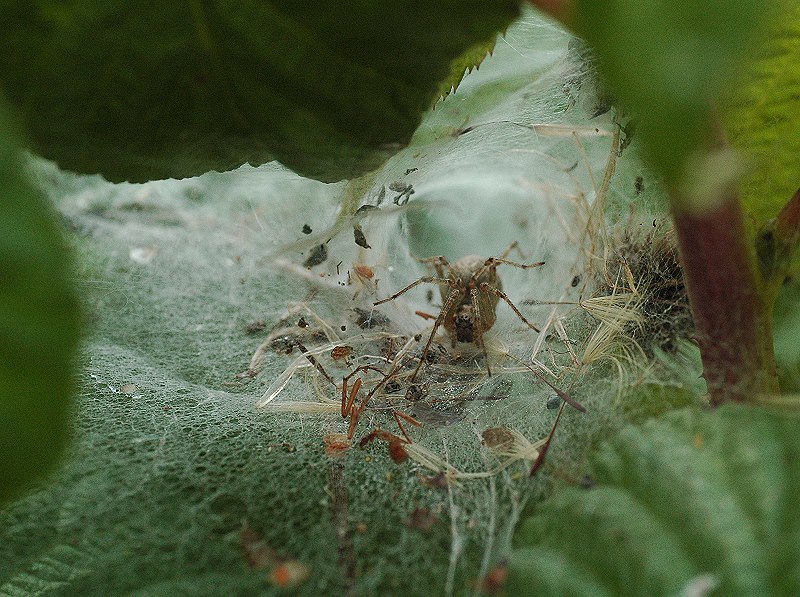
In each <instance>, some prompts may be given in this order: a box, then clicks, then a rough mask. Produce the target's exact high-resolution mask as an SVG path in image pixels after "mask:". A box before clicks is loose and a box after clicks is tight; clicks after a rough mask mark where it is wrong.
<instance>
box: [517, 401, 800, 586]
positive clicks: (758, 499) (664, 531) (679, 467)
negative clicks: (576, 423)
mask: <svg viewBox="0 0 800 597" xmlns="http://www.w3.org/2000/svg"><path fill="white" fill-rule="evenodd" d="M592 460H593V469H592V471H593V472H592V478H593V485H592V487H591V488H589V489H569V490H566V491H564V492H560V493H558V494H557V495H556V497H554V498H553V499H551V500H549V501H547V502H545V503H544V504H542V506H541V508H540V509H539V511H538V513H537V514H536V516H534V517H532V518H530V519H528V520H527V521H525V522H524V523H523V524H522V526H521V529H520V531H519V534H518V547H517V549H516V550H515V551H514V555H513V557H512V559H511V565H510V567H511V573H512V574H511V581H510V584H509V586H508V589H509V594H531V593H532V592H534V593H535V594H540V595H580V594H593V595H676V594H707V593H709V592H714V591H715V593H714V594H720V595H794V594H797V592H798V590H800V549H799V548H798V545H800V543H798V538H800V517H798V515H797V508H796V507H795V505H796V503H797V501H798V499H800V467H798V462H800V439H799V438H798V434H797V417H795V416H786V415H784V414H777V413H773V412H769V411H766V410H758V409H753V408H748V407H740V406H727V407H724V408H722V409H720V410H719V411H718V412H714V413H701V412H698V411H696V410H694V409H691V410H684V411H678V412H675V413H672V414H670V415H667V416H666V417H664V418H663V419H662V420H654V421H650V422H648V423H646V424H644V425H643V426H641V427H630V428H627V429H625V430H623V431H622V432H621V433H620V434H619V435H617V436H616V437H615V438H614V439H613V440H612V441H611V442H610V443H609V444H608V445H606V446H605V447H604V448H603V449H601V450H600V451H599V453H598V454H596V455H595V456H594V457H593V459H592ZM693 591H694V592H693ZM697 591H699V593H698V592H697Z"/></svg>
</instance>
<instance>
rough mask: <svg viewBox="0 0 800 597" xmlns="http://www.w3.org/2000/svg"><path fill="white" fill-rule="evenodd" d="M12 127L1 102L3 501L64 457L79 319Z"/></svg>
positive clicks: (52, 230)
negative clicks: (62, 455)
mask: <svg viewBox="0 0 800 597" xmlns="http://www.w3.org/2000/svg"><path fill="white" fill-rule="evenodd" d="M15 125H16V123H15V122H14V121H13V120H12V118H11V115H10V113H9V110H8V109H7V107H6V106H5V105H4V104H2V103H0V503H2V502H5V501H6V500H7V499H8V498H9V497H10V496H11V495H12V494H14V493H16V492H18V491H19V490H20V488H21V487H22V486H25V485H28V484H30V483H31V482H32V481H34V480H39V479H40V478H41V477H42V476H43V475H44V473H45V472H46V471H48V470H49V469H50V468H52V467H53V465H54V464H55V463H56V461H57V460H58V459H59V457H60V456H61V453H62V450H63V447H64V443H65V441H66V438H67V434H68V429H69V421H68V416H67V415H68V412H69V395H70V393H71V390H72V367H73V364H74V363H73V358H74V353H75V348H76V345H77V340H78V324H79V319H80V316H79V312H78V308H77V301H76V298H75V293H74V289H73V286H72V284H73V280H72V276H71V270H70V267H69V266H70V263H69V261H68V259H67V254H66V252H65V247H64V243H63V241H62V237H61V230H60V229H59V226H58V223H57V221H56V218H55V214H54V212H53V210H52V208H51V207H50V205H49V204H48V203H47V202H46V201H45V198H44V197H43V195H42V193H41V192H39V191H37V190H34V188H33V187H32V186H31V183H30V181H29V180H28V179H27V176H26V173H25V171H24V168H23V165H24V160H23V159H22V156H21V155H20V148H19V146H18V145H16V142H18V140H19V135H18V132H17V127H16V126H15Z"/></svg>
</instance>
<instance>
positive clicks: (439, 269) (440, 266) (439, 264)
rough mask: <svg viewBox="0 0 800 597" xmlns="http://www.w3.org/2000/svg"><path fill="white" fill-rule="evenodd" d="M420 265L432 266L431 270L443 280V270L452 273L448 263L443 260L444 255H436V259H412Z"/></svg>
mask: <svg viewBox="0 0 800 597" xmlns="http://www.w3.org/2000/svg"><path fill="white" fill-rule="evenodd" d="M412 257H413V255H412ZM414 259H416V260H417V261H419V262H420V263H424V264H425V265H433V268H434V269H435V270H436V275H437V276H439V277H440V278H444V268H447V269H448V270H449V271H452V268H451V267H450V262H449V261H447V259H445V257H444V255H437V256H436V257H422V258H420V257H414Z"/></svg>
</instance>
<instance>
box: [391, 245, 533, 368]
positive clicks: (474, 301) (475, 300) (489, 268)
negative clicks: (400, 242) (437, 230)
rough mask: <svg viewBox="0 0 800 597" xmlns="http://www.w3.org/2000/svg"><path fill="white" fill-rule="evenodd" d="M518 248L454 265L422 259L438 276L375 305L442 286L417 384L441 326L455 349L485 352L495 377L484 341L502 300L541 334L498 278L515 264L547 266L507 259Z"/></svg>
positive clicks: (440, 259) (433, 259)
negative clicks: (422, 288) (461, 345)
mask: <svg viewBox="0 0 800 597" xmlns="http://www.w3.org/2000/svg"><path fill="white" fill-rule="evenodd" d="M514 249H517V250H519V248H518V243H517V242H516V241H514V242H513V243H511V244H510V245H509V246H508V248H507V249H506V250H505V251H503V252H502V253H501V254H500V256H499V257H489V258H488V259H482V258H481V257H478V256H477V255H469V256H467V257H462V258H461V259H459V260H458V261H456V262H455V263H453V264H451V263H450V262H448V261H447V259H445V258H444V257H442V256H439V257H429V258H426V259H420V260H419V261H420V262H421V263H426V264H429V265H432V266H433V268H434V270H435V271H436V276H423V277H421V278H419V279H418V280H416V281H415V282H412V283H411V284H409V285H408V286H406V287H405V288H403V289H402V290H400V291H398V292H396V293H394V294H393V295H392V296H390V297H388V298H385V299H383V300H380V301H377V302H376V303H375V305H376V306H377V305H382V304H383V303H388V302H389V301H393V300H394V299H396V298H397V297H399V296H401V295H403V294H405V293H406V292H408V291H409V290H411V289H412V288H415V287H416V286H418V285H420V284H438V285H439V292H440V294H441V296H442V308H441V311H440V312H439V315H438V317H436V321H435V323H434V324H433V330H432V331H431V334H430V336H429V337H428V341H427V343H426V344H425V348H424V349H423V350H422V355H421V357H420V360H419V364H418V365H417V368H416V369H415V370H414V373H413V375H412V376H411V381H412V382H413V381H414V380H415V379H416V377H417V373H419V370H420V368H421V367H422V363H424V362H425V360H426V357H427V355H428V350H429V349H430V347H431V344H432V343H433V339H434V337H435V336H436V331H437V330H438V329H439V327H440V326H444V329H445V330H446V331H447V333H448V334H449V335H450V338H451V341H452V346H453V348H455V346H456V342H466V343H472V344H475V345H476V346H478V347H479V348H480V349H481V350H483V354H484V357H485V358H486V368H487V371H488V373H489V375H491V374H492V371H491V369H490V368H489V360H488V355H487V354H486V346H485V344H484V342H483V335H484V333H486V332H487V331H488V330H489V329H491V327H492V326H493V325H494V323H495V320H496V319H497V316H496V310H497V304H498V303H499V302H500V299H502V300H503V301H505V302H506V304H508V306H509V307H511V309H512V310H513V311H514V313H516V314H517V316H518V317H519V318H520V319H521V320H522V321H523V322H524V323H525V325H527V326H528V327H529V328H531V329H532V330H534V331H536V332H539V328H537V327H536V326H535V325H533V324H532V323H531V322H530V321H528V320H527V319H526V318H525V316H524V315H523V314H522V313H521V312H520V310H519V309H517V307H516V306H515V305H514V303H512V302H511V299H509V298H508V296H507V295H506V294H505V293H504V292H503V286H502V283H501V282H500V278H499V276H498V275H497V267H498V266H499V265H503V264H505V265H511V266H513V267H518V268H520V269H530V268H534V267H540V266H542V265H544V262H543V261H540V262H538V263H530V264H524V263H517V262H516V261H509V260H508V259H506V257H508V255H509V254H510V253H511V251H513V250H514Z"/></svg>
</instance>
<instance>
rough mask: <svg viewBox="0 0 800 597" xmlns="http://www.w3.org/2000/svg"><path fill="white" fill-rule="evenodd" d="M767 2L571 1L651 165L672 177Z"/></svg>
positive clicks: (704, 127) (704, 130)
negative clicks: (631, 115) (631, 117)
mask: <svg viewBox="0 0 800 597" xmlns="http://www.w3.org/2000/svg"><path fill="white" fill-rule="evenodd" d="M770 5H771V3H766V5H765V3H763V2H757V1H756V0H713V1H711V2H703V3H698V2H692V1H691V0H679V1H674V2H666V1H657V2H640V1H639V0H612V1H610V2H592V1H589V0H579V1H578V11H577V14H578V21H577V23H576V27H577V29H578V31H579V33H580V34H581V35H583V36H584V37H585V38H586V39H587V40H588V41H589V42H591V44H592V45H593V46H594V47H595V49H596V50H597V54H598V58H599V62H600V65H601V69H602V71H603V74H604V75H605V77H606V78H607V79H608V81H609V83H610V84H611V87H612V88H613V90H614V93H615V94H616V95H617V97H618V99H619V100H620V103H621V104H622V106H624V107H625V108H626V109H629V110H631V111H632V112H633V113H634V114H635V117H636V118H637V122H638V126H637V135H641V138H642V141H643V143H644V144H645V146H646V149H647V153H648V154H649V156H650V159H651V162H652V164H653V166H655V167H656V168H658V169H659V170H660V171H661V172H662V173H663V174H664V175H665V176H666V177H667V178H668V179H672V180H673V181H674V180H676V179H677V178H678V177H679V176H680V174H681V169H682V168H683V166H684V162H685V160H686V158H687V157H688V156H689V155H690V154H691V153H692V152H693V151H694V150H695V149H697V147H698V145H699V144H700V143H701V142H702V141H703V139H705V138H706V137H707V135H708V134H709V130H708V123H709V119H710V111H711V107H712V105H713V103H714V101H715V100H716V98H717V97H718V95H719V94H720V92H721V91H722V89H723V88H725V87H726V86H729V85H730V84H731V78H732V76H733V73H734V70H735V66H736V65H737V64H738V62H739V61H740V60H741V59H742V58H743V57H744V53H745V51H746V49H747V48H748V44H749V43H750V42H751V41H752V38H753V34H754V29H755V28H757V26H758V25H759V23H760V21H761V20H762V17H763V15H764V13H765V12H767V11H768V9H769V7H770Z"/></svg>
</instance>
